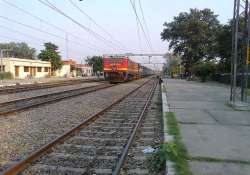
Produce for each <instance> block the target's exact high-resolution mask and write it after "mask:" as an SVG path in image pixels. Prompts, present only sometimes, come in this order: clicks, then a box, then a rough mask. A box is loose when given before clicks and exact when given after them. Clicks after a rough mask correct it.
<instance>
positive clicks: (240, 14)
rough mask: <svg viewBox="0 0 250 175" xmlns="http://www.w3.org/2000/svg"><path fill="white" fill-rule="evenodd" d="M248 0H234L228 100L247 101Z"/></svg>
mask: <svg viewBox="0 0 250 175" xmlns="http://www.w3.org/2000/svg"><path fill="white" fill-rule="evenodd" d="M249 36H250V13H249V1H248V0H234V13H233V25H232V59H231V94H230V101H231V102H232V103H233V104H235V102H237V101H240V102H247V90H248V76H249V73H248V72H249V70H248V64H250V61H249V57H250V55H249V54H250V52H249V39H250V37H249Z"/></svg>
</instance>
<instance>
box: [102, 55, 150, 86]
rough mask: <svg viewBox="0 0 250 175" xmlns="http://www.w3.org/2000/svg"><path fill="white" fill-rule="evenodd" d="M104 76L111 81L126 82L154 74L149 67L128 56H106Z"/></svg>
mask: <svg viewBox="0 0 250 175" xmlns="http://www.w3.org/2000/svg"><path fill="white" fill-rule="evenodd" d="M103 71H104V77H105V79H106V80H108V81H109V82H115V83H116V82H124V81H129V80H134V79H138V78H140V77H144V76H146V75H150V74H152V71H151V70H150V69H149V68H146V67H144V66H141V65H140V64H138V63H135V62H133V61H131V60H130V59H129V58H128V57H104V59H103Z"/></svg>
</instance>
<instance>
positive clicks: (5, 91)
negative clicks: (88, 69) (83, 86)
mask: <svg viewBox="0 0 250 175" xmlns="http://www.w3.org/2000/svg"><path fill="white" fill-rule="evenodd" d="M99 81H103V79H85V80H67V81H62V82H53V83H38V84H27V85H17V86H13V87H12V86H11V87H3V88H0V95H3V94H12V93H17V92H25V91H30V90H39V89H46V88H53V87H59V86H70V85H72V84H80V83H89V82H99Z"/></svg>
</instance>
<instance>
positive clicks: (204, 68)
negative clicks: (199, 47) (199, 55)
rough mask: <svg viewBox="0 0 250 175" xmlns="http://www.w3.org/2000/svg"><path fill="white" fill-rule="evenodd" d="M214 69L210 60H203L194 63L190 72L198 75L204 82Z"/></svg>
mask: <svg viewBox="0 0 250 175" xmlns="http://www.w3.org/2000/svg"><path fill="white" fill-rule="evenodd" d="M214 71H215V64H214V63H213V62H211V61H203V62H199V63H196V64H195V65H193V67H192V73H193V74H194V75H195V76H197V77H199V78H200V79H201V81H202V82H205V81H206V80H207V78H208V77H209V76H210V75H211V74H213V73H214Z"/></svg>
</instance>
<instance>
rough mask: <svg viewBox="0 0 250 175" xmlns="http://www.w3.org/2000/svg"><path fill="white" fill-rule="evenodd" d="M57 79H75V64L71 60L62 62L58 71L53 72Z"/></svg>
mask: <svg viewBox="0 0 250 175" xmlns="http://www.w3.org/2000/svg"><path fill="white" fill-rule="evenodd" d="M55 76H57V77H75V76H76V62H75V61H74V60H72V59H69V60H64V61H63V65H62V67H61V68H60V69H58V70H56V71H55Z"/></svg>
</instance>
